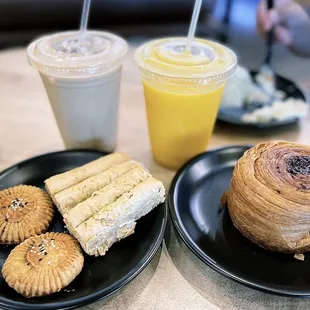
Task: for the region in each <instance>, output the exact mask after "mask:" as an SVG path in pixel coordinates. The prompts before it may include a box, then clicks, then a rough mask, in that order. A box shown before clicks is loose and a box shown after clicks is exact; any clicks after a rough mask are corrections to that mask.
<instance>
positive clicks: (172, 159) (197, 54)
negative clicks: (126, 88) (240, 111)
mask: <svg viewBox="0 0 310 310" xmlns="http://www.w3.org/2000/svg"><path fill="white" fill-rule="evenodd" d="M184 47H185V38H168V39H160V40H154V41H150V42H148V43H146V44H144V45H142V46H141V47H140V48H139V49H138V50H137V52H136V55H135V60H136V62H137V63H138V65H139V66H140V68H141V71H142V77H143V86H144V96H145V103H146V111H147V119H148V128H149V136H150V140H151V147H152V152H153V156H154V159H155V160H156V161H157V162H158V163H160V164H162V165H163V166H166V167H169V168H173V169H177V168H179V167H180V166H182V165H183V164H184V163H185V162H186V161H187V160H189V159H190V158H191V157H193V156H195V155H197V154H199V153H202V152H203V151H205V150H206V148H207V145H208V143H209V140H210V137H211V135H212V131H213V127H214V123H215V120H216V115H217V111H218V108H219V104H220V101H221V97H222V92H223V88H224V85H225V82H226V80H227V78H228V77H230V76H231V75H232V74H233V73H234V71H235V68H236V56H235V54H234V53H233V52H232V51H230V50H229V49H228V48H226V47H224V46H223V45H220V44H217V43H214V42H211V41H207V40H202V39H199V40H198V39H196V40H195V41H194V42H193V45H192V50H191V53H185V52H184Z"/></svg>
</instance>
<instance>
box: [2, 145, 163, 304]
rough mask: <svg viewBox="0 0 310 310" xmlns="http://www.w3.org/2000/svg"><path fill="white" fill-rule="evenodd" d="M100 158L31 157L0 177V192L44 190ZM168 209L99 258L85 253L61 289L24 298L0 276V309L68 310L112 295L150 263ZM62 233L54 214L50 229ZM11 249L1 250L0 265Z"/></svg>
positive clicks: (86, 154)
mask: <svg viewBox="0 0 310 310" xmlns="http://www.w3.org/2000/svg"><path fill="white" fill-rule="evenodd" d="M102 155H105V154H104V153H101V152H96V151H64V152H56V153H50V154H46V155H41V156H38V157H34V158H31V159H29V160H26V161H24V162H21V163H19V164H17V165H14V166H12V167H11V168H9V169H7V170H5V171H3V172H2V173H0V190H1V189H4V188H7V187H10V186H14V185H17V184H28V185H35V186H39V187H41V188H44V185H43V181H44V180H45V179H46V178H48V177H50V176H52V175H55V174H57V173H60V172H64V171H66V170H70V169H72V168H75V167H77V166H80V165H83V164H85V163H87V162H89V161H92V160H94V159H96V158H98V157H100V156H102ZM166 221H167V209H166V207H165V206H164V205H161V206H158V207H157V208H155V209H154V210H153V211H152V212H150V213H149V214H148V215H146V216H145V217H143V218H141V219H140V220H139V221H138V223H137V226H136V231H135V233H134V234H133V235H131V236H130V237H128V238H126V239H124V240H122V241H121V242H118V243H117V244H114V245H113V246H112V247H111V249H110V250H109V252H108V253H107V254H106V256H104V257H91V256H88V255H85V264H84V268H83V270H82V272H81V273H80V274H79V275H78V276H77V278H76V279H75V280H74V281H73V282H72V283H71V284H70V286H69V287H67V288H66V290H62V291H60V292H59V293H56V294H53V295H50V296H46V297H39V298H25V297H23V296H21V295H19V294H18V293H16V292H15V291H14V290H13V289H11V288H10V287H9V286H8V285H7V284H6V283H5V281H4V279H3V277H2V276H0V307H1V308H5V309H22V310H26V309H68V308H75V307H78V306H82V305H84V304H87V303H90V302H92V301H95V300H97V299H100V298H104V297H107V296H108V295H110V294H112V293H114V292H116V291H117V290H119V289H120V288H122V287H123V286H124V285H126V284H127V283H128V282H129V281H131V280H132V279H133V278H134V277H135V276H137V275H138V274H139V273H140V272H141V271H142V270H143V269H144V268H145V267H146V266H147V265H148V263H149V262H150V260H151V259H152V258H153V256H154V255H155V254H156V252H157V250H158V249H159V247H160V245H161V242H162V240H163V236H164V231H165V226H166ZM49 230H50V231H59V232H63V231H65V228H64V224H63V221H62V218H61V216H60V214H59V213H58V212H57V214H56V216H55V217H54V220H53V222H52V224H51V227H50V229H49ZM11 249H12V248H11V247H7V246H0V265H1V268H2V265H3V263H4V261H5V259H6V258H7V256H8V254H9V252H10V250H11Z"/></svg>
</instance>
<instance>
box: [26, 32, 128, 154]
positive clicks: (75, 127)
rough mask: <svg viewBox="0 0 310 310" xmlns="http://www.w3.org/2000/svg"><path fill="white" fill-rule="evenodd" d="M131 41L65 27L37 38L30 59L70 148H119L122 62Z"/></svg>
mask: <svg viewBox="0 0 310 310" xmlns="http://www.w3.org/2000/svg"><path fill="white" fill-rule="evenodd" d="M127 50H128V46H127V43H126V42H125V41H124V40H123V39H122V38H120V37H118V36H116V35H113V34H111V33H108V32H101V31H87V32H86V33H85V35H84V38H83V42H82V45H81V44H80V43H79V32H77V31H76V32H74V31H73V32H62V33H56V34H52V35H49V36H44V37H41V38H39V39H37V40H36V41H34V42H32V43H31V44H30V45H29V47H28V49H27V53H28V59H29V62H30V63H31V64H32V65H33V67H35V68H36V69H37V70H38V71H39V73H40V75H41V78H42V80H43V83H44V86H45V89H46V92H47V95H48V97H49V100H50V103H51V106H52V109H53V112H54V115H55V118H56V121H57V124H58V127H59V130H60V133H61V136H62V138H63V140H64V143H65V146H66V147H67V148H94V149H99V150H103V151H107V152H110V151H113V150H114V149H115V147H116V136H117V121H118V107H119V94H120V79H121V67H122V62H123V59H124V56H125V55H126V53H127Z"/></svg>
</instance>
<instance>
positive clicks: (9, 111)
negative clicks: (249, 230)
mask: <svg viewBox="0 0 310 310" xmlns="http://www.w3.org/2000/svg"><path fill="white" fill-rule="evenodd" d="M309 132H310V119H309V118H308V119H306V120H304V121H302V122H301V123H299V124H296V125H292V126H289V127H283V128H278V129H276V130H274V131H270V130H267V131H257V130H254V131H253V130H248V129H244V128H241V127H240V128H238V127H232V126H228V125H225V124H222V123H219V124H217V125H216V127H215V132H214V134H213V136H212V139H211V143H210V145H209V149H213V148H216V147H222V146H227V145H233V144H238V145H241V144H255V143H257V142H261V141H269V140H274V139H282V140H289V141H296V142H300V143H306V144H310V135H309ZM62 149H64V146H63V143H62V140H61V138H60V135H59V132H58V129H57V125H56V123H55V120H54V117H53V114H52V111H51V108H50V105H49V102H48V99H47V96H46V93H45V90H44V87H43V84H42V82H41V79H40V77H39V75H38V73H37V72H36V70H34V69H33V68H31V66H30V65H29V64H28V62H27V59H26V51H25V50H24V49H16V50H7V51H3V52H1V53H0V169H4V168H7V167H9V166H10V165H12V164H14V163H16V162H18V161H21V160H23V159H26V158H29V157H32V156H34V155H39V154H42V153H47V152H51V151H56V150H62ZM117 151H122V152H126V153H128V154H129V155H130V156H131V157H132V158H134V159H136V160H139V161H141V162H143V163H144V164H145V165H146V166H147V168H148V169H150V170H151V172H152V174H153V175H154V176H155V177H156V178H158V179H160V180H162V181H163V182H164V184H165V186H166V187H167V188H168V187H169V184H170V182H171V179H172V177H173V175H174V173H175V172H174V171H170V170H167V169H165V168H162V167H160V166H158V165H157V164H156V163H155V162H154V161H153V159H152V156H151V152H150V145H149V141H148V135H147V124H146V116H145V109H144V100H143V92H142V86H141V83H140V78H139V72H138V70H137V68H136V67H135V65H134V63H133V60H132V52H130V53H129V55H128V57H127V59H126V61H125V64H124V68H123V77H122V87H121V108H120V116H119V135H118V147H117ZM253 268H255V267H253ZM306 308H309V301H308V300H307V299H293V298H286V297H279V296H274V295H270V294H266V293H263V292H259V291H256V290H253V289H250V288H247V287H245V286H243V285H241V284H238V283H236V282H234V281H232V280H230V279H227V278H225V277H223V276H222V275H219V274H218V273H216V272H215V271H213V270H212V269H210V268H209V267H208V266H206V265H204V264H203V263H202V262H201V261H200V260H198V259H197V258H196V257H195V256H194V255H193V254H192V253H191V252H190V251H189V250H188V249H187V247H186V246H185V245H184V244H183V243H182V242H181V241H180V240H179V238H178V237H177V236H176V235H175V232H174V230H173V229H172V227H171V225H170V224H169V225H168V228H167V232H166V236H165V242H164V244H163V247H162V251H160V252H158V253H157V255H156V256H155V257H154V259H153V260H152V262H151V264H150V265H149V266H148V267H147V268H146V269H145V270H144V271H143V272H142V273H141V274H140V275H139V276H138V277H137V278H136V279H135V280H133V281H132V282H131V283H130V284H129V285H127V286H126V287H125V288H124V289H122V290H121V291H119V292H118V293H116V294H114V295H112V296H111V297H109V298H108V299H106V300H102V301H98V302H95V303H93V304H91V305H88V306H85V307H83V308H80V309H83V310H86V309H89V310H90V309H96V310H99V309H100V310H101V309H104V310H123V309H128V310H133V309H135V310H138V309H154V310H155V309H167V310H170V309H171V310H172V309H178V310H183V309H184V310H188V309H197V310H199V309H214V310H215V309H221V310H222V309H225V310H226V309H246V310H251V309H255V310H257V309H281V310H284V309H306Z"/></svg>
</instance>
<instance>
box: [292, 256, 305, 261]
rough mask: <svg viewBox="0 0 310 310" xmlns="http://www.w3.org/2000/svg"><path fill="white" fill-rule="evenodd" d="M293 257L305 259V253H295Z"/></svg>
mask: <svg viewBox="0 0 310 310" xmlns="http://www.w3.org/2000/svg"><path fill="white" fill-rule="evenodd" d="M294 258H296V259H298V260H301V261H304V260H305V255H304V254H295V255H294Z"/></svg>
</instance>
